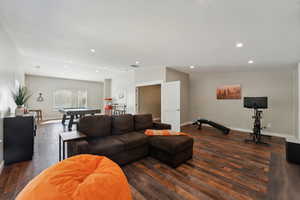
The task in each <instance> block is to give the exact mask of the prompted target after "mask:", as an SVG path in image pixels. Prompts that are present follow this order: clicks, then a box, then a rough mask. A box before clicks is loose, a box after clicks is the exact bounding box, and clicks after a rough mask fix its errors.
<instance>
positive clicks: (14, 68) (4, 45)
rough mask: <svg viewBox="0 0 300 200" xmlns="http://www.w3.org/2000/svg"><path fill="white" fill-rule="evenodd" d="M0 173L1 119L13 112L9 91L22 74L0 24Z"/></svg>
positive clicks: (18, 58)
mask: <svg viewBox="0 0 300 200" xmlns="http://www.w3.org/2000/svg"><path fill="white" fill-rule="evenodd" d="M0 44H1V45H0V173H1V168H2V164H3V162H2V161H3V118H4V117H5V116H6V115H8V114H9V113H10V112H14V109H15V103H14V101H13V99H12V98H11V96H10V94H11V90H12V89H14V88H15V84H16V82H17V81H18V82H19V83H20V84H23V81H24V74H23V72H22V70H21V69H20V63H19V60H20V55H19V52H18V51H17V49H16V47H15V45H14V43H13V42H12V40H11V39H10V37H9V36H8V34H7V33H6V32H5V30H4V28H3V27H2V25H1V23H0Z"/></svg>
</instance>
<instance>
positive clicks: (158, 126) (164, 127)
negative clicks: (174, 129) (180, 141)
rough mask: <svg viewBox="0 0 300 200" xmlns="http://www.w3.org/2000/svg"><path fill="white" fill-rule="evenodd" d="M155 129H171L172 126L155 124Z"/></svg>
mask: <svg viewBox="0 0 300 200" xmlns="http://www.w3.org/2000/svg"><path fill="white" fill-rule="evenodd" d="M153 129H156V130H166V129H171V125H170V124H164V123H157V122H153Z"/></svg>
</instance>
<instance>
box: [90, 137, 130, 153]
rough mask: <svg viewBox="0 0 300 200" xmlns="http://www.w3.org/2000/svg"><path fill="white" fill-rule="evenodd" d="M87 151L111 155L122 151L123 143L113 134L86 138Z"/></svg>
mask: <svg viewBox="0 0 300 200" xmlns="http://www.w3.org/2000/svg"><path fill="white" fill-rule="evenodd" d="M88 146H89V153H91V154H96V155H105V156H108V157H110V156H112V155H115V154H118V153H120V152H122V151H124V146H125V145H124V143H123V142H121V141H120V140H118V139H117V138H115V137H113V136H107V137H101V138H94V139H89V140H88Z"/></svg>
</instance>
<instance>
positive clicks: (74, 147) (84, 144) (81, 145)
mask: <svg viewBox="0 0 300 200" xmlns="http://www.w3.org/2000/svg"><path fill="white" fill-rule="evenodd" d="M87 153H89V143H88V141H87V140H85V139H80V140H75V141H71V142H69V143H68V157H70V156H74V155H78V154H87Z"/></svg>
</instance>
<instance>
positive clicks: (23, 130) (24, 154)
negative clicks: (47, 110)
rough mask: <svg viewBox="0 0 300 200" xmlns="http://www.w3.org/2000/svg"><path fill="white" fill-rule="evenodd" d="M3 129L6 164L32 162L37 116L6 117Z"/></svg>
mask: <svg viewBox="0 0 300 200" xmlns="http://www.w3.org/2000/svg"><path fill="white" fill-rule="evenodd" d="M3 127H4V134H3V140H4V162H5V164H11V163H15V162H20V161H25V160H31V159H32V156H33V145H34V135H35V131H36V125H35V116H34V115H31V114H28V115H24V116H22V117H19V116H9V117H5V118H4V124H3Z"/></svg>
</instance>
